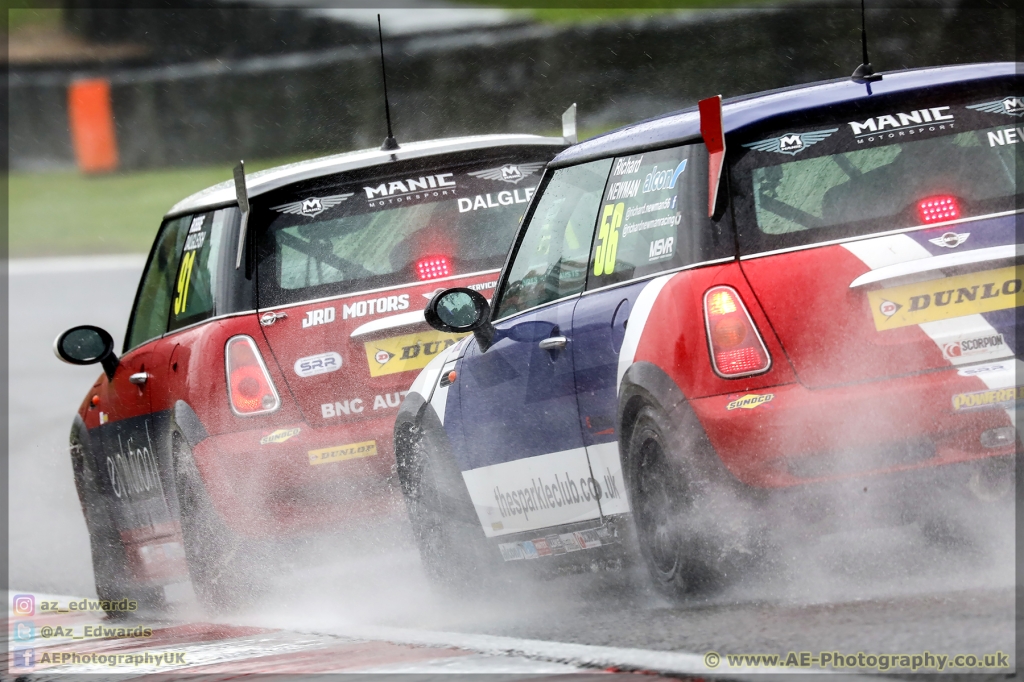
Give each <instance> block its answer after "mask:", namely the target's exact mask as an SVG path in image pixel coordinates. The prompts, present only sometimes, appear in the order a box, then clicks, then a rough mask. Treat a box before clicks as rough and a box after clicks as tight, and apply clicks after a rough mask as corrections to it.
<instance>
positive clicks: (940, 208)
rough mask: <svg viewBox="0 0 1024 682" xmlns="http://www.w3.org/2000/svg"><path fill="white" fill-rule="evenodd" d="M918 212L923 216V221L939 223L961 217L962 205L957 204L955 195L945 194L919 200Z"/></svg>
mask: <svg viewBox="0 0 1024 682" xmlns="http://www.w3.org/2000/svg"><path fill="white" fill-rule="evenodd" d="M917 213H918V215H919V216H921V222H923V223H939V222H942V221H944V220H956V219H957V218H959V217H960V207H959V206H958V205H957V203H956V198H955V197H951V196H947V195H945V194H943V195H939V196H934V197H928V198H927V199H922V200H921V201H919V202H917Z"/></svg>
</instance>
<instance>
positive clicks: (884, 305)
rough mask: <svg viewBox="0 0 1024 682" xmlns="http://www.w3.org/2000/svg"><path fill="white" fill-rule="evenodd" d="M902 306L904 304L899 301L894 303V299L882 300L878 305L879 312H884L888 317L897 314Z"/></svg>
mask: <svg viewBox="0 0 1024 682" xmlns="http://www.w3.org/2000/svg"><path fill="white" fill-rule="evenodd" d="M902 307H903V306H901V305H900V304H899V303H893V302H892V301H882V302H881V304H879V306H878V312H880V313H882V314H883V315H885V316H886V317H892V316H893V315H895V314H896V311H898V310H899V309H900V308H902Z"/></svg>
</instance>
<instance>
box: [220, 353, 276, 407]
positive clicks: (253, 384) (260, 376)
mask: <svg viewBox="0 0 1024 682" xmlns="http://www.w3.org/2000/svg"><path fill="white" fill-rule="evenodd" d="M224 362H225V368H226V372H227V378H228V399H229V402H230V403H231V411H232V412H234V413H235V414H236V415H238V416H239V417H250V416H252V415H255V414H265V413H267V412H273V411H274V410H276V409H277V408H279V407H281V398H280V397H279V396H278V394H277V389H276V388H274V382H273V381H271V380H270V374H269V373H268V372H267V366H266V364H264V362H263V357H262V356H261V355H260V351H259V349H258V348H256V342H255V341H253V340H252V338H251V337H249V336H244V335H239V336H232V337H231V338H230V339H228V342H227V344H226V345H225V346H224Z"/></svg>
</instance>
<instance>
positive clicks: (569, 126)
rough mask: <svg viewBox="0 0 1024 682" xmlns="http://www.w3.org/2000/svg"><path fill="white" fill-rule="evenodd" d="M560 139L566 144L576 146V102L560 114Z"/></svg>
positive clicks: (577, 140) (577, 138)
mask: <svg viewBox="0 0 1024 682" xmlns="http://www.w3.org/2000/svg"><path fill="white" fill-rule="evenodd" d="M562 139H563V140H565V143H566V144H576V143H577V142H579V137H578V136H577V135H576V102H573V103H572V106H571V107H569V108H568V109H566V110H565V112H564V113H563V114H562Z"/></svg>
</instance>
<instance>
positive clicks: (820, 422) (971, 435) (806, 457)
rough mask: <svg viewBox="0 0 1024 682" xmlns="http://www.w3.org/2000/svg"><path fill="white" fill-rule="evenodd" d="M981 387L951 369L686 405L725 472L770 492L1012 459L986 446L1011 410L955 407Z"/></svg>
mask: <svg viewBox="0 0 1024 682" xmlns="http://www.w3.org/2000/svg"><path fill="white" fill-rule="evenodd" d="M984 390H986V387H985V385H984V384H983V383H982V382H981V380H980V379H978V378H977V377H964V376H960V375H959V374H958V373H957V371H956V369H955V368H954V369H950V370H945V371H940V372H929V373H926V374H919V375H915V376H909V377H900V378H896V379H890V380H886V381H879V382H871V383H865V384H857V385H852V386H842V387H835V388H827V389H814V390H812V389H808V388H806V387H804V386H802V385H800V384H788V385H785V386H776V387H773V388H767V389H761V390H757V391H752V392H749V393H747V392H744V393H738V394H733V395H722V396H714V397H710V398H702V399H696V400H692V401H691V403H690V404H691V406H692V407H693V409H694V411H695V412H696V414H697V417H698V418H699V419H700V421H701V423H702V424H703V426H704V428H705V430H706V432H707V434H708V437H709V439H710V441H711V444H712V445H713V446H714V448H715V450H716V451H717V453H718V456H719V457H720V458H721V460H722V461H723V463H724V464H725V465H726V466H727V467H728V468H729V470H730V471H732V472H733V474H734V475H736V476H737V478H739V479H740V480H741V481H743V482H744V483H747V484H748V485H753V486H757V487H765V488H774V487H785V486H796V485H803V484H808V483H820V482H825V481H839V480H848V479H856V478H862V477H865V476H874V475H880V474H889V473H895V472H899V471H912V470H915V469H921V468H925V467H932V466H939V465H945V464H952V463H956V462H966V461H971V460H976V459H983V458H988V457H999V456H1006V455H1010V454H1013V452H1014V449H1015V443H1014V442H1011V443H1009V444H1007V445H1004V446H1002V447H998V448H990V447H985V446H983V445H982V444H981V435H982V434H983V433H985V432H987V431H990V430H991V429H1000V428H1006V427H1011V428H1012V427H1013V421H1012V420H1011V418H1010V415H1009V413H1008V411H1007V409H1005V408H1000V407H998V406H997V407H993V408H990V409H973V410H963V411H956V410H954V407H953V397H954V396H956V395H959V394H963V393H972V392H977V391H984ZM750 396H754V397H750ZM768 396H770V398H769V397H768ZM730 406H731V409H730ZM1009 410H1010V411H1012V410H1013V407H1012V406H1011V407H1010V408H1009ZM1015 440H1019V437H1017V438H1016V439H1015Z"/></svg>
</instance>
